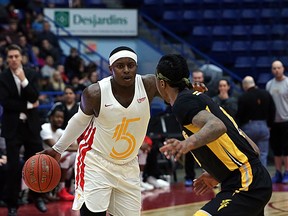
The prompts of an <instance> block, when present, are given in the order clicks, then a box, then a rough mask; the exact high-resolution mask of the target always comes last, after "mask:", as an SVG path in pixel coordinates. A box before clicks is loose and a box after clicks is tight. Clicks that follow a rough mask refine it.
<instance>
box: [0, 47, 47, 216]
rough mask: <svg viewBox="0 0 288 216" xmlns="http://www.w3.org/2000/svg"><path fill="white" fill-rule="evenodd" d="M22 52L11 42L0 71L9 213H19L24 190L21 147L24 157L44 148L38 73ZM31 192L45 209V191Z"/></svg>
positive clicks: (38, 203) (39, 205)
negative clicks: (27, 65)
mask: <svg viewBox="0 0 288 216" xmlns="http://www.w3.org/2000/svg"><path fill="white" fill-rule="evenodd" d="M21 53H22V50H21V48H20V47H19V46H17V45H14V44H12V45H10V46H9V47H8V48H7V64H8V68H7V69H5V70H4V71H3V72H2V73H1V74H0V92H1V93H0V103H1V105H2V106H3V109H4V115H3V118H2V125H1V127H2V131H1V135H2V136H3V137H4V138H5V142H6V151H7V160H8V173H9V175H8V179H7V187H6V193H5V195H6V196H7V197H6V202H7V207H8V214H9V215H10V216H14V215H17V210H18V202H17V201H18V195H19V192H20V190H21V187H20V185H21V167H20V155H19V153H20V148H21V147H22V146H24V149H25V153H24V159H25V160H27V159H28V158H29V157H31V156H32V155H34V154H35V153H37V152H39V151H41V150H42V149H43V147H42V141H41V137H40V128H41V125H40V118H39V114H38V110H37V107H38V106H39V101H38V96H39V92H38V87H37V84H38V75H37V73H36V72H35V71H33V70H31V69H28V68H23V67H22V64H21V61H22V55H21ZM29 193H30V195H31V197H32V198H33V201H34V202H35V205H36V207H37V209H38V210H39V211H41V212H46V211H47V208H46V206H45V203H44V202H43V199H42V197H41V196H42V195H41V194H40V193H36V192H33V191H31V190H30V192H29Z"/></svg>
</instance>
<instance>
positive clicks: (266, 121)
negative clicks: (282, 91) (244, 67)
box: [237, 76, 275, 167]
mask: <svg viewBox="0 0 288 216" xmlns="http://www.w3.org/2000/svg"><path fill="white" fill-rule="evenodd" d="M242 87H243V90H244V91H245V92H244V93H243V94H242V95H241V96H240V97H239V98H238V113H237V119H238V122H239V126H240V128H241V129H242V130H243V131H244V132H245V133H246V134H247V135H248V136H249V137H250V138H251V139H252V140H253V141H254V142H255V143H256V144H257V145H258V147H259V150H260V161H261V162H262V164H263V166H265V167H267V156H268V153H269V137H270V130H269V127H271V125H272V123H273V121H274V117H275V104H274V102H273V99H272V96H271V95H270V93H269V92H268V91H266V90H264V89H259V88H257V86H256V85H255V82H254V79H253V77H251V76H246V77H245V78H244V79H243V81H242Z"/></svg>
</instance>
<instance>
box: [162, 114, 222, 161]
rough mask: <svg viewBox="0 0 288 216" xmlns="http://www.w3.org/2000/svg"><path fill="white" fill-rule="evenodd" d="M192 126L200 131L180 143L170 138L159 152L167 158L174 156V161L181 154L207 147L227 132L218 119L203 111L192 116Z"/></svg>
mask: <svg viewBox="0 0 288 216" xmlns="http://www.w3.org/2000/svg"><path fill="white" fill-rule="evenodd" d="M192 124H193V125H194V126H197V127H199V128H200V130H199V131H198V132H196V133H195V134H193V135H191V136H190V137H188V138H187V139H186V140H183V141H180V140H177V139H175V138H172V139H167V140H166V141H165V142H164V146H163V147H161V148H160V151H161V152H163V153H164V154H165V155H166V157H167V158H170V157H171V156H175V160H178V159H179V158H180V157H181V155H182V154H186V153H188V152H189V151H191V150H193V149H197V148H200V147H202V146H204V145H207V144H208V143H210V142H212V141H214V140H216V139H217V138H219V137H220V136H222V135H223V134H224V133H225V132H226V131H227V128H226V126H225V125H224V123H223V122H222V121H221V120H220V119H219V118H217V117H216V116H214V115H213V114H212V113H210V112H208V111H205V110H203V111H200V112H199V113H198V114H197V115H195V116H194V118H193V119H192Z"/></svg>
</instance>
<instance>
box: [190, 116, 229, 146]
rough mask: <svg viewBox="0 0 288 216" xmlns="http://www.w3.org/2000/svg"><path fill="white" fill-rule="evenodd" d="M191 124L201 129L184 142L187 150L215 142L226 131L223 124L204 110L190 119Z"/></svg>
mask: <svg viewBox="0 0 288 216" xmlns="http://www.w3.org/2000/svg"><path fill="white" fill-rule="evenodd" d="M192 124H193V125H195V126H196V127H199V128H201V129H200V130H199V131H198V132H197V133H195V134H193V135H192V136H190V137H189V138H188V139H187V140H186V142H187V143H186V145H187V148H188V149H189V150H193V149H196V148H199V147H201V146H204V145H206V144H208V143H210V142H212V141H214V140H216V139H217V138H219V137H220V136H222V135H223V134H224V133H225V132H226V131H227V128H226V126H225V125H224V123H223V122H222V121H221V120H220V119H219V118H217V117H216V116H215V115H213V114H212V113H210V112H208V111H206V110H202V111H200V112H199V113H198V114H197V115H195V117H194V118H193V119H192ZM188 149H187V150H188Z"/></svg>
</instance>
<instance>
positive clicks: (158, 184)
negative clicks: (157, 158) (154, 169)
mask: <svg viewBox="0 0 288 216" xmlns="http://www.w3.org/2000/svg"><path fill="white" fill-rule="evenodd" d="M147 182H148V183H149V184H151V185H153V186H154V187H155V188H164V187H169V186H170V184H169V183H168V182H166V181H164V180H162V179H156V178H155V177H153V176H149V177H148V178H147Z"/></svg>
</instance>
